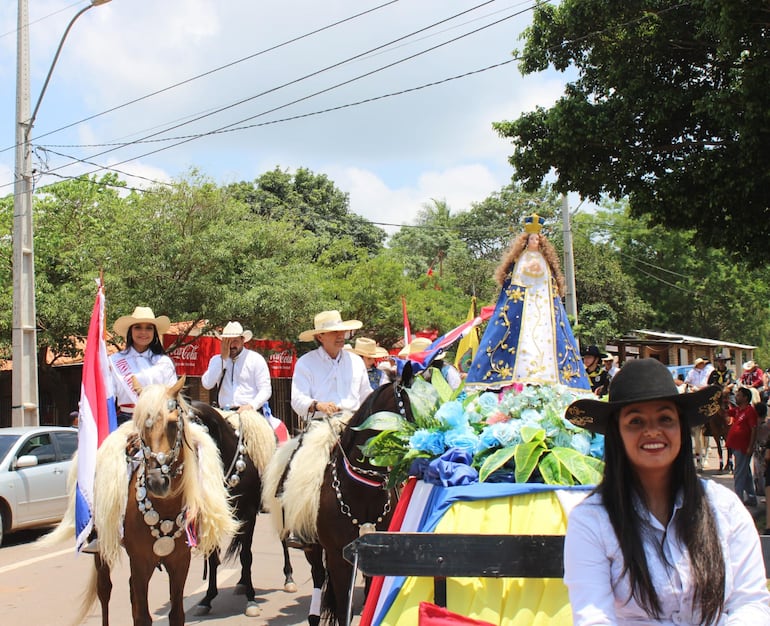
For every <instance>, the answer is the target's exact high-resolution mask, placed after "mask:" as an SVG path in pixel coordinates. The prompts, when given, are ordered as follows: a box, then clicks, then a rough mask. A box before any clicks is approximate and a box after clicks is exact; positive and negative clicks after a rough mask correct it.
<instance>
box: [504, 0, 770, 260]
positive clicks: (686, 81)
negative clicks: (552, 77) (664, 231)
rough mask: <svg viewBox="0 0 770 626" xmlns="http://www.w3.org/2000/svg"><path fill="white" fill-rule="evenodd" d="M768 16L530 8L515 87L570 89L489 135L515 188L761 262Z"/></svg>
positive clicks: (665, 8) (717, 7)
mask: <svg viewBox="0 0 770 626" xmlns="http://www.w3.org/2000/svg"><path fill="white" fill-rule="evenodd" d="M769 24H770V9H768V5H767V3H766V2H756V1H755V0H692V1H691V2H670V1H665V0H627V1H625V2H607V1H606V0H563V2H561V3H559V4H558V5H555V6H554V5H551V4H545V3H543V4H539V5H538V6H537V7H536V8H535V12H534V16H533V22H532V25H531V26H530V27H529V28H528V29H527V31H526V32H525V34H524V38H525V41H526V44H525V48H524V53H523V60H522V63H521V70H522V72H523V73H525V74H529V73H532V72H538V71H542V70H545V69H546V68H547V67H548V66H549V65H552V66H553V67H554V68H555V69H557V70H559V71H566V70H567V69H568V68H571V67H572V68H575V69H576V70H577V72H578V77H577V79H576V80H574V81H571V82H570V83H568V85H567V87H566V89H565V93H564V95H563V96H562V97H561V98H560V99H559V100H558V101H557V102H556V103H555V104H554V105H553V106H552V107H551V108H549V109H546V108H543V107H538V108H537V109H536V110H534V111H532V112H529V113H525V114H523V115H522V116H520V117H519V118H518V119H517V120H516V121H509V122H501V123H498V124H496V125H495V127H496V129H497V130H498V132H499V133H500V134H501V135H503V136H504V137H509V138H511V139H512V141H513V144H514V152H513V155H512V156H511V158H510V161H511V163H512V165H513V166H514V168H515V174H514V175H515V177H516V178H517V179H518V180H520V181H522V182H523V184H524V187H525V188H526V189H530V190H534V189H536V188H537V187H539V185H540V184H541V181H542V180H543V178H544V177H545V176H546V175H547V174H549V172H551V171H552V168H553V169H554V170H555V172H556V177H557V181H556V183H555V185H554V186H555V188H556V189H557V190H559V191H562V192H567V191H577V192H579V193H580V194H581V195H582V196H583V197H585V198H590V199H591V200H593V201H596V202H598V201H599V199H600V198H601V196H602V194H605V193H606V194H609V195H610V196H612V197H613V198H616V199H620V198H623V197H628V198H629V201H630V209H631V213H632V215H634V216H636V217H639V216H642V215H647V216H649V217H650V218H651V220H652V223H654V224H662V225H665V226H666V227H668V228H677V229H695V230H696V231H697V233H698V236H699V240H700V241H701V242H702V244H703V245H706V246H711V247H721V248H723V249H726V250H727V251H728V252H729V253H730V254H732V255H738V256H743V257H744V258H749V259H754V260H758V259H761V260H764V259H767V258H770V247H768V246H767V245H766V244H765V242H766V241H767V239H768V235H770V222H769V221H768V220H766V219H758V218H759V217H760V216H764V215H767V213H768V210H769V209H770V168H768V167H767V163H768V162H769V161H770V91H769V90H768V89H767V88H766V85H768V84H770V46H768V38H767V28H768V25H769Z"/></svg>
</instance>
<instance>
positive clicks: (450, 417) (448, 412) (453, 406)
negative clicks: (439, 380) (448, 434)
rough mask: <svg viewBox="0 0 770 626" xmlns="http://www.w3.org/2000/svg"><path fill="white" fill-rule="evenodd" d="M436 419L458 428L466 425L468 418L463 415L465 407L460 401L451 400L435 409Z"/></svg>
mask: <svg viewBox="0 0 770 626" xmlns="http://www.w3.org/2000/svg"><path fill="white" fill-rule="evenodd" d="M436 419H439V420H441V421H442V422H444V423H445V424H447V425H448V426H449V427H450V428H459V427H462V426H467V425H468V418H467V417H465V409H464V408H463V405H462V403H461V402H458V401H457V400H451V401H449V402H445V403H444V404H442V405H441V406H440V407H439V409H438V411H436Z"/></svg>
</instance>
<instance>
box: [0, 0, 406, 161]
mask: <svg viewBox="0 0 770 626" xmlns="http://www.w3.org/2000/svg"><path fill="white" fill-rule="evenodd" d="M396 2H399V0H389V2H385V3H383V4H380V5H378V6H375V7H372V8H371V9H367V10H366V11H361V12H360V13H356V14H355V15H351V16H350V17H346V18H344V19H341V20H337V21H336V22H332V23H331V24H327V25H326V26H322V27H320V28H317V29H315V30H312V31H309V32H307V33H304V34H303V35H298V36H297V37H293V38H291V39H287V40H286V41H283V42H281V43H279V44H276V45H274V46H270V47H269V48H265V49H263V50H260V51H259V52H255V53H253V54H250V55H248V56H245V57H242V58H240V59H236V60H235V61H231V62H230V63H226V64H225V65H220V66H219V67H215V68H214V69H211V70H208V71H206V72H203V73H202V74H197V75H196V76H192V77H190V78H187V79H185V80H182V81H179V82H178V83H174V84H172V85H169V86H168V87H164V88H163V89H158V90H157V91H153V92H150V93H148V94H145V95H144V96H140V97H138V98H134V99H133V100H129V101H127V102H124V103H123V104H119V105H117V106H114V107H112V108H110V109H106V110H104V111H101V112H100V113H95V114H94V115H90V116H88V117H84V118H83V119H81V120H78V121H76V122H72V123H70V124H67V125H65V126H61V127H60V128H56V129H54V130H51V131H49V132H47V133H44V134H42V135H37V136H35V137H34V138H33V139H34V140H38V139H42V138H43V137H47V136H48V135H52V134H54V133H58V132H60V131H62V130H66V129H67V128H71V127H73V126H77V125H78V124H82V123H84V122H88V121H90V120H93V119H96V118H97V117H101V116H103V115H106V114H108V113H112V112H114V111H118V110H120V109H122V108H125V107H127V106H130V105H132V104H136V103H137V102H141V101H142V100H147V99H148V98H152V97H153V96H157V95H159V94H162V93H165V92H166V91H171V90H172V89H176V88H177V87H181V86H183V85H186V84H188V83H191V82H193V81H196V80H198V79H200V78H204V77H206V76H210V75H212V74H216V73H217V72H220V71H222V70H225V69H228V68H230V67H233V66H235V65H238V64H239V63H243V62H244V61H249V60H251V59H254V58H256V57H258V56H261V55H263V54H267V53H268V52H273V51H274V50H278V49H279V48H283V47H285V46H288V45H290V44H293V43H296V42H298V41H301V40H302V39H306V38H308V37H312V36H313V35H317V34H318V33H321V32H323V31H325V30H329V29H332V28H334V27H335V26H339V25H340V24H344V23H346V22H350V21H352V20H355V19H357V18H359V17H361V16H363V15H367V14H369V13H373V12H375V11H378V10H379V9H382V8H384V7H386V6H389V5H391V4H395V3H396ZM65 8H69V7H65ZM63 10H65V9H62V11H63ZM51 15H54V13H52V14H51ZM47 17H50V16H47ZM41 19H44V18H41ZM38 21H39V20H38ZM12 32H15V31H12ZM15 147H16V146H15V145H14V146H9V147H7V148H4V149H2V150H0V154H2V153H3V152H6V151H8V150H12V149H14V148H15Z"/></svg>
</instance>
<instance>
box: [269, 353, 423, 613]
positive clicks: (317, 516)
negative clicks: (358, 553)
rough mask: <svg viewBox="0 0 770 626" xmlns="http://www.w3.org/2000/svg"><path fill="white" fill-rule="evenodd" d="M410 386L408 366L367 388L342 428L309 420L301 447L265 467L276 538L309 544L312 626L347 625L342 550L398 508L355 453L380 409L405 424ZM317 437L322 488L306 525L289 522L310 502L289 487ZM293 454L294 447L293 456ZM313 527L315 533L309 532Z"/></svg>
mask: <svg viewBox="0 0 770 626" xmlns="http://www.w3.org/2000/svg"><path fill="white" fill-rule="evenodd" d="M410 383H411V365H410V364H407V365H406V366H405V368H404V373H403V374H402V377H401V378H400V379H398V380H397V381H395V382H393V383H388V384H386V385H383V386H382V387H379V388H378V389H376V390H375V391H373V392H372V393H371V394H370V395H369V397H368V398H367V400H366V401H365V402H364V404H363V405H362V406H361V407H360V408H359V409H358V411H356V413H355V414H354V415H353V416H352V417H351V418H350V419H349V421H347V423H345V424H344V425H340V424H339V422H336V421H335V419H336V418H331V419H330V420H314V422H313V424H312V425H311V427H310V428H309V429H308V431H307V432H306V433H305V434H303V435H302V436H301V437H300V438H299V439H300V440H301V439H303V438H306V439H307V444H305V443H303V442H301V441H299V440H292V441H290V442H289V443H287V444H286V446H285V448H286V450H285V451H284V454H281V450H279V454H277V455H276V457H275V463H271V467H269V468H268V479H267V480H266V490H271V491H272V493H269V492H267V493H266V494H265V495H266V496H267V497H266V498H265V503H266V504H267V505H268V506H269V508H270V511H271V513H272V515H273V516H275V518H277V521H278V522H279V523H278V524H276V526H277V527H278V528H281V532H282V533H286V532H287V531H290V530H293V531H295V532H297V533H298V534H300V535H301V536H303V537H305V538H306V539H307V540H308V541H309V543H308V545H307V547H306V548H305V556H306V558H307V560H308V562H309V563H310V566H311V573H312V577H313V597H312V600H311V605H310V611H309V615H308V623H309V624H310V625H311V626H318V624H319V623H320V621H321V618H322V617H323V619H324V621H325V622H327V623H329V624H344V623H346V619H347V612H348V603H349V599H350V594H351V592H352V589H351V583H352V580H351V578H352V573H353V568H352V566H351V565H350V563H348V562H347V561H346V560H345V559H344V557H343V556H342V550H343V548H344V547H345V546H346V545H347V544H349V543H350V542H351V541H353V540H354V539H356V538H357V537H358V536H359V535H360V534H363V533H366V532H371V531H374V530H386V529H387V527H388V524H389V522H390V518H391V516H392V511H393V509H394V508H395V505H396V492H395V490H388V489H387V480H388V475H387V473H386V472H384V471H383V468H381V467H375V466H372V465H370V464H369V462H368V460H367V459H365V458H364V457H363V455H362V454H361V446H363V445H364V443H365V442H366V441H367V440H368V439H369V438H370V437H372V436H374V435H376V434H377V433H376V432H375V431H371V430H363V431H359V430H356V427H357V426H359V425H361V424H363V422H364V421H365V420H366V418H368V417H369V416H370V415H373V414H374V413H377V412H379V411H390V412H394V413H400V414H401V415H402V416H404V417H405V418H406V419H410V420H411V419H412V417H411V409H410V404H409V399H408V396H407V394H406V393H405V387H407V386H408V385H409V384H410ZM318 434H320V435H321V436H324V437H326V438H327V439H326V441H327V443H328V448H329V449H328V454H326V455H325V456H324V455H319V454H316V456H319V457H321V459H322V460H321V461H320V463H321V465H320V474H319V475H318V476H317V484H318V485H319V487H320V491H319V493H318V494H317V500H313V503H314V504H315V503H316V502H317V508H315V510H311V511H310V516H311V517H312V524H307V525H304V528H303V524H302V523H301V522H297V523H296V524H294V523H292V521H293V520H295V519H297V518H296V517H294V516H293V515H290V513H289V511H290V509H296V508H297V506H296V505H297V504H298V503H297V501H296V500H299V501H300V503H301V505H304V503H305V502H306V501H308V500H311V498H310V497H309V494H308V493H307V492H306V493H301V490H296V489H294V488H293V487H292V486H291V483H292V480H293V474H294V473H295V465H300V466H301V465H303V464H305V460H306V457H305V458H304V459H303V458H302V457H301V451H302V449H303V448H304V446H305V445H308V446H309V447H310V446H311V445H313V441H314V439H315V438H317V436H318ZM292 445H293V446H294V447H293V448H292V447H291V446H292ZM292 450H296V453H295V454H296V456H295V454H292ZM315 452H316V453H317V450H316V451H315ZM287 462H288V463H289V468H288V469H286V464H287ZM302 469H305V468H302ZM298 471H299V470H298ZM276 476H279V477H281V478H280V480H275V477H276ZM284 479H285V491H284V492H283V493H282V494H280V497H278V498H271V497H270V496H272V495H273V494H274V493H275V490H282V489H283V488H284ZM290 499H295V500H294V501H290ZM282 505H283V507H284V510H283V511H282ZM283 512H285V513H286V514H287V519H286V523H285V524H281V523H280V522H281V521H282V519H281V516H282V513H283ZM274 521H275V519H274ZM290 526H291V527H290ZM311 527H312V528H313V530H314V531H315V532H313V531H311V530H308V529H309V528H311ZM324 557H325V563H324ZM367 587H368V584H367Z"/></svg>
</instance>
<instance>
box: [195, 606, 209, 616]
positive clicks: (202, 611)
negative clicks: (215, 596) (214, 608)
mask: <svg viewBox="0 0 770 626" xmlns="http://www.w3.org/2000/svg"><path fill="white" fill-rule="evenodd" d="M209 613H211V607H210V606H206V605H205V604H197V605H196V606H195V608H194V609H193V615H208V614H209Z"/></svg>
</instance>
